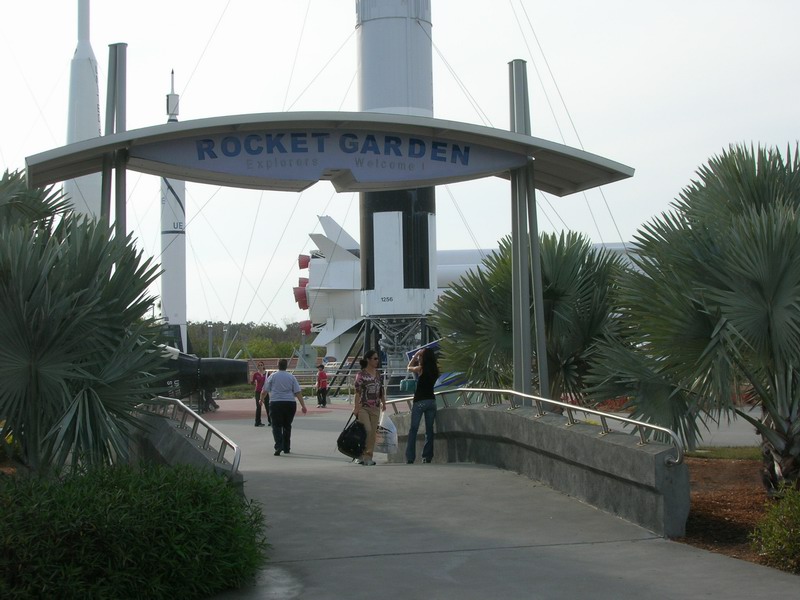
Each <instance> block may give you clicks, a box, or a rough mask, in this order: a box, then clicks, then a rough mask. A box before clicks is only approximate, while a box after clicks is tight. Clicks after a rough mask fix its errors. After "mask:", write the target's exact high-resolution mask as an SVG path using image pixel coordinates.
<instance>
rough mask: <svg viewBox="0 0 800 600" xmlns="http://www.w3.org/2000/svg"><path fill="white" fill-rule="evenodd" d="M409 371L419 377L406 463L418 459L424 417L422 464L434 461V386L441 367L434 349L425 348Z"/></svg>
mask: <svg viewBox="0 0 800 600" xmlns="http://www.w3.org/2000/svg"><path fill="white" fill-rule="evenodd" d="M408 370H409V371H411V372H412V373H414V374H415V375H417V377H418V379H417V388H416V389H415V390H414V403H413V405H412V406H411V425H410V427H409V429H408V442H407V444H406V462H407V463H408V464H409V465H410V464H413V462H414V460H415V459H416V457H417V432H418V431H419V424H420V421H422V417H423V416H424V417H425V445H424V446H423V447H422V462H424V463H429V462H431V461H432V460H433V421H434V419H435V418H436V396H434V393H433V386H434V385H435V384H436V380H437V379H439V365H438V364H437V363H436V353H435V352H434V351H433V349H432V348H423V349H422V350H420V351H419V352H417V353H416V354H415V355H414V357H413V358H412V359H411V362H409V363H408Z"/></svg>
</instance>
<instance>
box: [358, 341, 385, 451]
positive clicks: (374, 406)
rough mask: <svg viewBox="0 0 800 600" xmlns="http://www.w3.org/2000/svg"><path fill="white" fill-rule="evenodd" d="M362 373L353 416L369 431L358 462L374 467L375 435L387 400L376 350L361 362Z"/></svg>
mask: <svg viewBox="0 0 800 600" xmlns="http://www.w3.org/2000/svg"><path fill="white" fill-rule="evenodd" d="M360 364H361V371H359V373H358V374H357V375H356V380H355V385H354V387H355V399H354V401H353V414H354V415H355V417H356V419H358V421H359V422H360V423H363V425H364V429H366V430H367V443H366V446H365V448H364V454H362V455H361V458H357V459H356V462H357V463H359V464H362V465H366V466H372V465H374V464H375V461H374V460H372V454H373V451H374V450H375V434H376V432H377V431H378V421H379V419H380V414H381V413H380V411H381V410H386V398H385V397H384V395H383V381H382V379H381V375H380V372H379V371H378V367H380V365H381V357H380V355H379V354H378V353H377V351H375V350H368V351H367V352H366V353H365V354H364V358H362V359H361V361H360Z"/></svg>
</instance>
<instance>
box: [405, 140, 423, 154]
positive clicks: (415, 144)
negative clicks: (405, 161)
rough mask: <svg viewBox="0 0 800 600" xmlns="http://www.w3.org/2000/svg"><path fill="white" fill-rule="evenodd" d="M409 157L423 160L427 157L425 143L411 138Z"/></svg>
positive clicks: (409, 141)
mask: <svg viewBox="0 0 800 600" xmlns="http://www.w3.org/2000/svg"><path fill="white" fill-rule="evenodd" d="M408 156H409V157H410V158H422V157H423V156H425V142H423V141H422V140H418V139H417V138H409V140H408Z"/></svg>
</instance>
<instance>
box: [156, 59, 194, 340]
mask: <svg viewBox="0 0 800 600" xmlns="http://www.w3.org/2000/svg"><path fill="white" fill-rule="evenodd" d="M171 77H172V81H171V92H170V93H169V94H167V115H169V118H168V119H167V122H168V123H177V122H178V110H179V100H180V98H179V96H178V94H176V93H175V74H174V73H172V76H171ZM161 267H162V269H163V272H162V273H161V316H162V318H163V319H164V322H165V323H166V324H167V325H168V326H169V331H170V332H171V333H172V334H173V335H174V336H175V337H176V338H177V339H176V340H175V341H176V342H177V341H179V342H180V344H181V345H180V346H179V350H181V351H182V352H187V351H188V350H187V347H186V343H187V340H186V182H185V181H181V180H177V179H167V178H166V177H162V178H161Z"/></svg>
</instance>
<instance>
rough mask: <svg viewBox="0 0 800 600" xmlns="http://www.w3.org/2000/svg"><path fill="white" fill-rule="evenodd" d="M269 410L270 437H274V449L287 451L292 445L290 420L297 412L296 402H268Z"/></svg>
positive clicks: (292, 419)
mask: <svg viewBox="0 0 800 600" xmlns="http://www.w3.org/2000/svg"><path fill="white" fill-rule="evenodd" d="M269 412H270V414H271V415H272V437H273V438H275V450H280V451H281V452H289V450H290V449H291V447H292V421H294V415H295V413H296V412H297V402H295V401H294V400H292V401H291V402H270V403H269Z"/></svg>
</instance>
